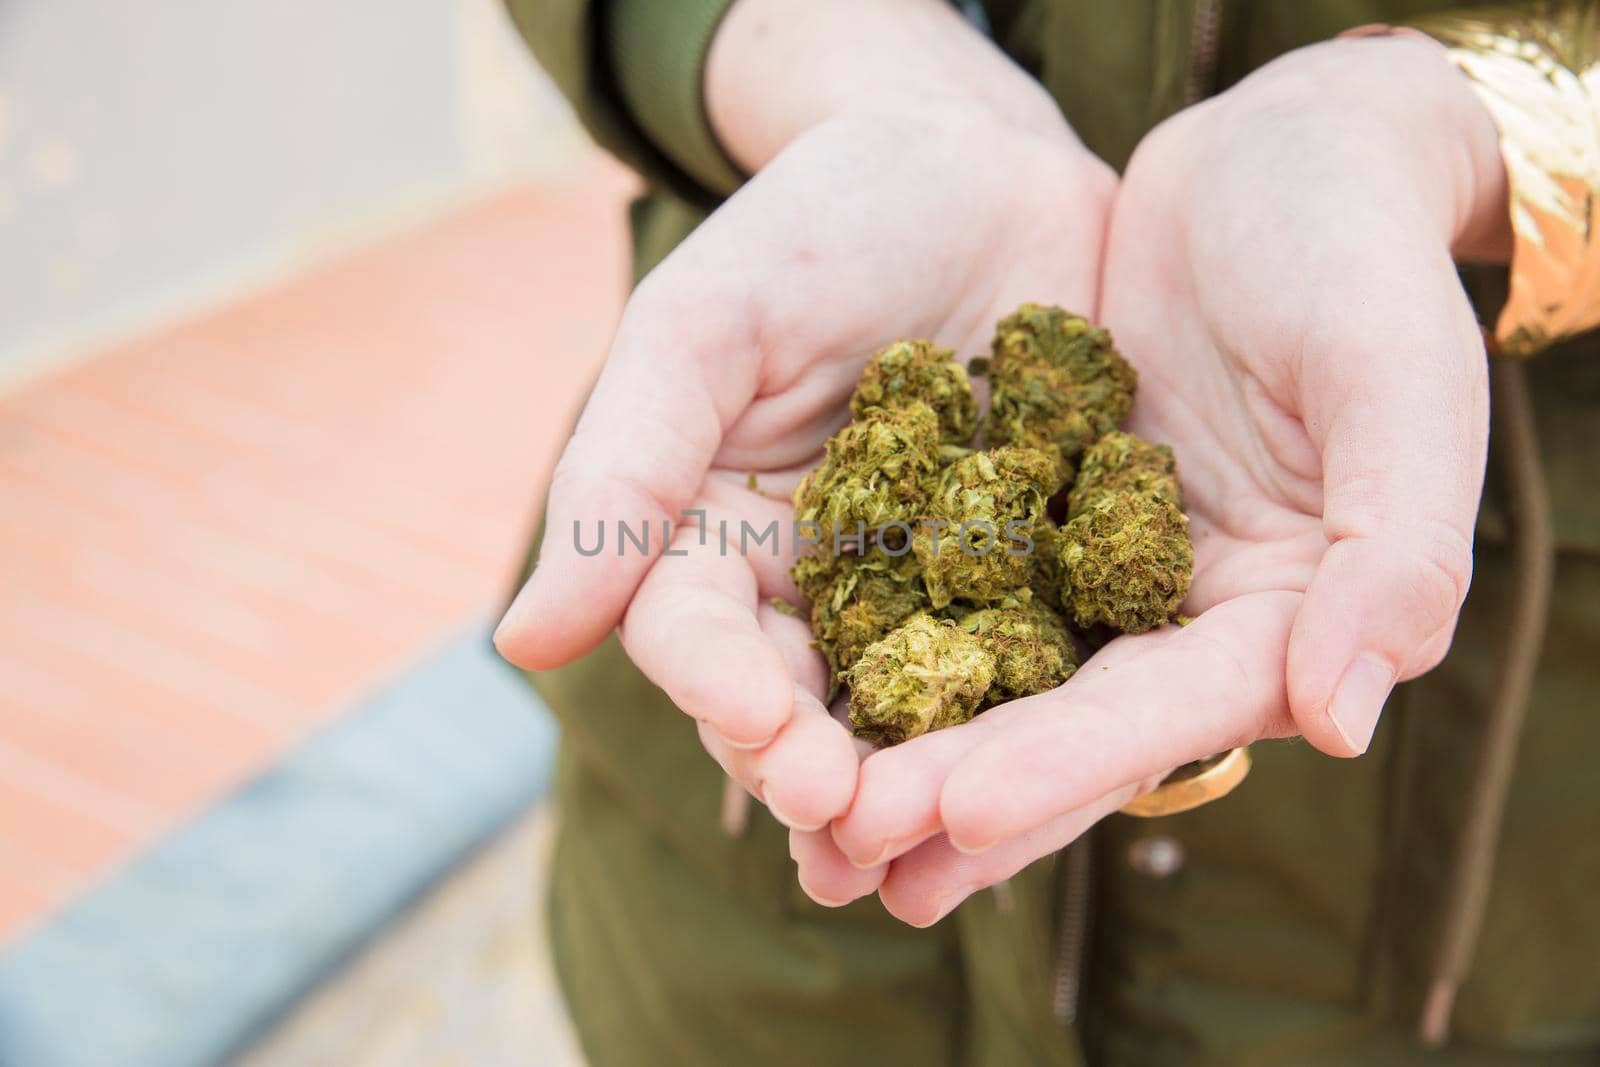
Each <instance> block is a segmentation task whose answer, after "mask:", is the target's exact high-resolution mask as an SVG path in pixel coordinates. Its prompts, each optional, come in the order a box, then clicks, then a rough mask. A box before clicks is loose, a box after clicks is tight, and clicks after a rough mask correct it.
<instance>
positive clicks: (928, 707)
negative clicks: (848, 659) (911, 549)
mask: <svg viewBox="0 0 1600 1067" xmlns="http://www.w3.org/2000/svg"><path fill="white" fill-rule="evenodd" d="M994 675H995V662H994V656H993V655H991V654H990V653H989V652H988V651H987V650H986V649H985V648H984V647H983V642H982V641H981V640H980V639H979V638H977V637H975V636H973V635H972V634H970V633H968V632H967V631H965V630H963V629H961V628H960V627H958V626H957V625H956V624H955V623H953V622H951V621H949V620H941V619H935V618H934V617H933V616H931V615H926V614H923V615H914V616H912V617H911V618H910V619H909V620H908V621H907V622H905V623H904V624H903V625H901V626H900V627H898V628H897V629H895V630H893V631H891V632H890V633H889V634H888V635H887V636H886V637H884V638H883V639H882V640H881V641H876V642H874V643H873V644H871V645H868V646H867V648H866V651H864V652H863V653H862V655H861V658H860V659H859V660H857V661H856V664H855V666H853V667H851V668H850V669H849V670H848V671H846V672H845V682H846V683H847V684H848V685H849V686H850V727H851V729H853V730H854V731H855V732H856V734H858V735H859V736H861V737H864V738H866V739H867V740H869V741H873V742H876V743H877V744H880V745H897V744H899V743H900V742H902V741H909V740H910V739H911V738H913V737H918V736H920V735H922V734H925V733H927V732H928V731H929V730H939V729H943V728H944V727H946V726H956V725H958V724H960V723H964V722H966V721H967V720H968V719H970V718H972V716H973V714H974V713H976V712H977V710H978V705H979V703H980V702H981V701H982V700H983V695H984V693H985V692H986V691H987V690H988V688H989V683H990V682H992V681H993V680H994Z"/></svg>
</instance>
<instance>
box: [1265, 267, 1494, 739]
mask: <svg viewBox="0 0 1600 1067" xmlns="http://www.w3.org/2000/svg"><path fill="white" fill-rule="evenodd" d="M1428 281H1430V282H1432V283H1433V287H1434V288H1435V289H1436V290H1440V291H1439V292H1437V294H1436V296H1435V299H1434V300H1432V301H1429V300H1427V299H1426V297H1425V296H1424V298H1423V299H1417V294H1418V293H1419V291H1420V292H1423V293H1426V291H1427V289H1428V285H1426V284H1419V280H1418V279H1416V278H1409V279H1404V282H1405V283H1406V284H1391V285H1389V286H1387V287H1386V288H1387V290H1388V293H1387V294H1379V293H1376V292H1372V291H1368V292H1366V293H1364V294H1362V295H1363V296H1365V297H1367V299H1365V300H1362V301H1360V302H1358V303H1356V304H1354V305H1351V306H1357V307H1360V308H1361V310H1362V315H1361V316H1360V317H1361V319H1362V320H1363V325H1362V326H1360V327H1359V328H1358V329H1357V330H1355V331H1348V330H1347V331H1345V333H1346V334H1347V335H1346V336H1339V337H1336V338H1335V337H1330V338H1325V339H1320V338H1314V339H1312V341H1311V343H1310V344H1308V346H1307V352H1306V356H1305V358H1306V359H1307V360H1309V361H1311V362H1310V363H1309V364H1308V365H1307V368H1306V370H1305V373H1304V374H1303V378H1304V380H1305V382H1306V387H1307V389H1308V391H1309V393H1310V394H1312V395H1308V397H1307V398H1306V400H1307V403H1306V404H1305V405H1304V406H1305V422H1306V426H1307V427H1308V430H1310V431H1311V433H1312V436H1313V439H1314V440H1315V439H1316V437H1317V436H1318V435H1317V433H1316V430H1315V428H1316V427H1325V428H1326V432H1325V433H1324V434H1323V435H1322V439H1321V440H1320V441H1317V442H1316V443H1317V444H1318V445H1319V446H1320V447H1321V452H1322V468H1323V469H1322V478H1323V523H1322V528H1323V534H1324V536H1326V538H1327V540H1328V543H1329V547H1328V549H1327V551H1326V553H1325V554H1324V555H1323V557H1322V560H1321V562H1320V563H1319V564H1318V566H1317V569H1316V572H1315V574H1314V575H1313V576H1312V579H1311V582H1310V585H1309V586H1308V587H1307V589H1306V594H1305V597H1304V599H1303V601H1302V603H1301V607H1300V610H1299V613H1298V615H1297V617H1296V619H1295V623H1294V628H1293V630H1292V632H1291V635H1290V640H1289V655H1288V679H1287V682H1288V695H1289V703H1290V708H1291V710H1292V711H1293V714H1294V717H1295V721H1296V725H1297V726H1298V727H1299V729H1300V732H1301V733H1302V734H1303V735H1304V736H1305V737H1306V739H1307V740H1308V741H1310V742H1311V743H1312V744H1313V745H1315V746H1316V747H1317V748H1319V749H1321V750H1322V751H1323V752H1326V753H1328V754H1330V755H1335V756H1355V755H1359V754H1361V753H1362V752H1365V751H1366V749H1367V746H1368V745H1369V744H1370V743H1371V740H1372V734H1373V731H1374V729H1375V728H1376V726H1377V723H1378V717H1379V714H1380V712H1381V711H1382V709H1383V704H1384V701H1385V700H1386V699H1387V698H1388V695H1389V692H1390V690H1391V689H1392V688H1393V686H1394V684H1395V682H1396V681H1404V680H1406V679H1408V678H1412V677H1415V676H1417V675H1419V674H1422V673H1424V672H1425V671H1428V670H1430V669H1432V668H1433V667H1434V666H1435V665H1436V664H1437V663H1438V662H1439V660H1440V659H1442V658H1443V656H1444V652H1445V650H1446V649H1447V648H1448V647H1449V642H1450V637H1451V635H1452V634H1453V632H1454V627H1455V621H1456V617H1457V615H1458V613H1459V612H1460V610H1461V604H1462V601H1463V600H1464V599H1465V598H1466V593H1467V586H1468V583H1469V582H1470V580H1471V574H1472V530H1473V525H1474V522H1475V518H1476V514H1477V508H1478V499H1479V495H1480V493H1481V491H1482V486H1483V465H1484V456H1485V452H1486V451H1487V446H1488V445H1487V442H1488V380H1487V364H1486V360H1485V355H1484V347H1483V338H1482V334H1481V333H1480V332H1479V330H1478V327H1477V325H1476V323H1475V322H1474V321H1473V318H1472V314H1471V309H1470V307H1469V306H1468V305H1467V302H1466V298H1465V296H1464V294H1462V293H1461V290H1460V287H1459V285H1458V284H1457V283H1456V282H1455V278H1454V273H1453V272H1451V273H1450V276H1449V278H1448V284H1444V280H1443V279H1438V278H1437V277H1434V278H1429V279H1428ZM1351 333H1353V334H1354V335H1353V336H1350V335H1349V334H1351ZM1319 352H1320V353H1321V358H1319V356H1318V353H1319ZM1313 364H1314V365H1315V368H1316V369H1314V368H1313Z"/></svg>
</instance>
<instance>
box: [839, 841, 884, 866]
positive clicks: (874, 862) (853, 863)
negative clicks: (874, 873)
mask: <svg viewBox="0 0 1600 1067" xmlns="http://www.w3.org/2000/svg"><path fill="white" fill-rule="evenodd" d="M892 847H893V846H892V845H884V846H883V848H882V850H880V851H879V852H878V854H877V855H876V856H874V857H873V858H872V859H871V860H870V861H869V862H867V863H862V862H861V861H860V860H858V859H856V858H855V857H854V856H852V855H850V854H849V853H848V852H846V853H845V856H844V858H845V859H847V860H849V861H850V866H852V867H854V868H855V869H856V870H858V871H870V870H872V868H874V867H876V866H877V865H878V864H880V863H883V862H884V861H886V860H887V859H888V858H889V850H890V849H891V848H892Z"/></svg>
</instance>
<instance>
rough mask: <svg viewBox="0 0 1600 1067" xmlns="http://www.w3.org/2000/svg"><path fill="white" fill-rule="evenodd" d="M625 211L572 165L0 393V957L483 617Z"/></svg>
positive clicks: (519, 530)
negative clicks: (135, 856)
mask: <svg viewBox="0 0 1600 1067" xmlns="http://www.w3.org/2000/svg"><path fill="white" fill-rule="evenodd" d="M628 188H629V186H628V182H627V179H626V178H625V176H624V175H623V174H622V173H621V172H620V171H618V170H616V169H614V168H611V167H609V166H607V165H604V164H600V163H595V164H591V165H587V166H586V167H585V168H584V169H583V170H582V171H581V173H580V174H579V175H578V176H577V177H576V178H574V179H573V180H571V181H569V182H567V183H564V184H561V185H559V186H550V187H541V188H533V187H528V188H520V189H516V190H513V191H510V192H507V193H504V194H501V195H497V196H494V197H492V198H489V199H486V200H484V201H481V202H478V203H476V204H473V205H471V206H469V207H467V208H466V209H464V210H461V211H459V212H457V213H454V214H452V215H450V216H448V217H445V218H442V219H439V220H437V221H435V222H433V223H431V224H429V225H427V226H425V227H422V228H421V229H419V230H416V231H414V232H411V233H408V234H405V235H402V236H400V237H397V238H394V239H391V240H388V241H386V242H383V243H380V244H378V245H376V246H373V247H370V248H367V249H365V250H362V251H360V252H358V253H355V254H353V255H350V256H348V257H346V258H344V259H342V260H340V261H338V262H335V263H332V264H329V265H328V266H326V267H324V268H322V269H319V270H316V271H314V272H311V273H309V274H307V275H305V276H303V277H300V278H298V279H295V280H293V281H292V282H290V283H287V284H284V285H282V286H279V287H277V288H275V289H273V290H271V291H268V292H265V293H262V294H260V295H257V296H253V297H250V298H249V299H245V300H242V301H240V302H239V303H237V304H234V305H231V306H228V307H225V308H222V309H220V310H217V311H215V312H212V313H209V314H206V315H204V316H202V317H199V318H196V319H194V320H193V321H188V322H184V323H182V324H179V325H175V326H173V327H171V328H169V329H164V330H161V331H159V332H157V333H155V334H153V335H151V336H148V337H143V338H139V339H137V340H134V341H131V342H129V343H125V344H120V345H117V346H115V347H113V348H111V349H109V350H107V351H105V352H103V353H101V354H99V355H98V356H97V357H95V358H93V359H91V360H89V361H86V362H84V363H81V364H77V365H74V366H72V367H70V368H68V369H66V370H63V371H61V372H59V373H56V374H54V375H51V376H49V377H46V378H44V379H41V380H39V381H36V382H33V383H31V384H29V385H27V386H24V387H22V388H20V389H18V390H16V391H14V392H12V393H10V394H8V395H4V396H0V516H3V517H4V521H3V522H0V941H3V940H5V939H7V938H8V937H12V936H15V935H16V934H18V933H19V932H20V931H21V930H23V929H25V928H26V926H27V925H29V924H30V923H31V922H33V921H35V920H37V919H38V918H39V917H40V916H41V915H43V914H45V913H47V912H48V911H49V910H50V909H51V908H53V907H56V906H59V904H61V903H62V902H63V901H64V900H66V899H67V898H68V897H69V896H70V895H71V894H72V893H74V892H76V891H78V890H80V889H81V888H83V887H84V886H85V885H87V884H88V883H89V882H91V881H92V880H93V879H94V878H95V877H96V876H98V875H101V874H103V873H104V872H106V871H107V870H108V869H109V868H111V867H113V866H114V865H115V864H117V863H118V862H119V861H122V860H124V859H126V858H127V857H128V856H129V855H130V854H131V853H132V852H133V851H134V850H136V849H138V848H140V847H141V846H143V845H145V844H147V843H148V842H150V841H151V840H152V839H153V838H154V837H156V836H157V835H159V834H161V833H162V832H164V831H165V830H167V829H169V828H171V827H172V826H174V825H175V824H177V823H179V822H181V821H182V820H183V819H185V818H186V817H188V816H190V815H192V814H193V813H195V812H196V811H197V810H199V809H201V808H203V807H204V806H205V805H206V804H207V803H209V802H211V801H213V800H214V799H215V798H217V797H218V796H219V795H220V794H222V793H224V792H225V791H227V790H228V789H230V788H231V787H233V786H235V785H237V784H238V783H239V782H240V781H242V780H243V779H245V778H247V777H248V776H250V775H251V774H253V773H254V772H256V771H258V770H260V769H261V768H263V767H264V766H266V765H267V764H269V763H270V762H271V760H272V759H273V758H274V757H275V756H276V755H277V754H278V753H280V752H282V751H283V750H284V749H285V748H286V747H287V746H290V745H292V744H294V743H295V742H296V741H297V740H299V739H300V738H302V737H304V736H305V735H306V734H307V732H308V731H311V730H313V729H315V728H316V727H317V726H318V725H319V724H321V723H324V722H326V721H327V720H328V719H329V718H330V716H333V715H335V714H337V713H338V712H339V711H340V710H341V709H342V708H344V707H346V706H347V705H348V704H349V703H350V702H351V701H352V700H354V699H356V698H358V697H359V696H360V695H362V694H363V693H364V692H366V691H368V690H369V689H371V688H372V687H374V686H376V685H379V684H381V683H382V682H383V681H384V680H385V679H387V678H389V677H391V676H393V675H394V674H396V673H397V672H399V671H401V670H403V669H404V668H405V667H406V666H407V665H408V664H411V663H413V662H415V661H416V660H417V658H418V657H420V656H422V655H424V654H425V653H427V652H428V651H430V650H431V649H432V648H433V647H435V646H436V645H438V644H439V643H440V642H441V641H443V640H444V639H446V638H447V637H449V636H450V635H452V634H454V633H457V632H459V631H460V630H461V629H462V628H463V627H464V626H467V625H469V624H470V623H472V622H473V621H474V620H477V619H482V618H484V617H485V616H486V615H487V614H488V613H490V612H491V611H492V610H493V609H494V607H495V606H496V605H497V604H498V602H499V600H500V598H501V597H502V596H503V595H504V594H505V593H506V591H507V588H508V585H509V583H510V581H511V580H512V578H513V577H514V574H515V568H516V566H517V564H518V562H519V556H520V552H521V549H522V547H523V541H524V539H525V538H526V537H527V535H528V532H529V530H530V527H531V524H532V522H533V520H534V514H533V508H534V503H535V501H536V500H537V499H538V496H539V494H540V492H541V488H542V484H543V481H544V479H545V478H546V476H547V473H548V469H549V466H550V464H551V463H552V462H553V460H554V455H555V452H556V450H557V448H558V446H559V442H560V439H561V437H562V435H563V434H564V432H565V429H566V426H567V423H568V420H569V419H570V417H571V414H572V411H573V408H574V406H575V404H576V403H577V401H578V398H579V396H580V395H581V392H582V389H583V387H584V385H585V383H586V382H587V380H588V379H589V378H590V376H591V375H592V374H593V373H594V370H595V368H596V366H597V364H598V360H599V358H600V356H601V354H602V353H603V351H604V348H605V343H606V340H607V338H608V336H609V334H610V331H611V329H612V326H613V323H614V320H615V316H616V314H617V312H618V309H619V307H620V300H621V295H622V292H623V288H624V283H625V275H626V262H625V251H624V231H623V225H624V220H623V204H624V201H625V198H626V195H627V191H628Z"/></svg>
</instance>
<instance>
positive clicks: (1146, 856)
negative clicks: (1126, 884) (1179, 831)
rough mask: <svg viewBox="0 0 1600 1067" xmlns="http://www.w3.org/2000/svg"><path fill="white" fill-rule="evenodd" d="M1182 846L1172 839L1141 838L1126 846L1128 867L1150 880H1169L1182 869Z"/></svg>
mask: <svg viewBox="0 0 1600 1067" xmlns="http://www.w3.org/2000/svg"><path fill="white" fill-rule="evenodd" d="M1183 860H1184V855H1183V845H1181V844H1180V843H1179V842H1178V840H1177V838H1173V837H1164V836H1162V837H1141V838H1140V839H1139V840H1137V841H1135V842H1134V843H1133V844H1131V845H1129V846H1128V866H1129V867H1132V868H1133V869H1134V870H1136V871H1138V872H1139V873H1140V874H1143V875H1148V876H1149V877H1151V878H1171V877H1172V876H1173V875H1175V874H1177V873H1178V872H1179V871H1180V870H1182V869H1183Z"/></svg>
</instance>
